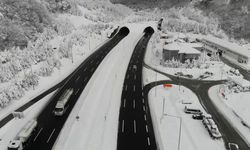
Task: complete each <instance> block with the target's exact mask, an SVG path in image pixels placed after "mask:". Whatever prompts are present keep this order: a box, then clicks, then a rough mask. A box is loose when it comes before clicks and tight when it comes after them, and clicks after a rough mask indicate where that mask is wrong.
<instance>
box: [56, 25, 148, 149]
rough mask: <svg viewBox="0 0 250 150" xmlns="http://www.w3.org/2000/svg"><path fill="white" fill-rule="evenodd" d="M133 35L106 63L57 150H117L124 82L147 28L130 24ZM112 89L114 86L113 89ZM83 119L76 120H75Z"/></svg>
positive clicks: (131, 34)
mask: <svg viewBox="0 0 250 150" xmlns="http://www.w3.org/2000/svg"><path fill="white" fill-rule="evenodd" d="M126 26H127V27H129V29H130V33H129V35H128V36H127V37H125V38H124V39H123V40H122V41H121V42H120V43H119V44H118V45H117V46H116V47H115V48H114V49H113V50H112V51H111V52H110V53H109V54H108V55H107V56H106V58H105V59H104V60H103V62H102V63H101V64H100V66H99V67H98V68H97V70H96V72H95V73H94V75H93V76H92V78H91V79H90V81H89V83H88V84H87V86H86V88H85V90H84V91H83V93H82V95H81V96H80V98H79V100H78V102H77V104H76V107H75V108H74V109H73V110H72V112H71V114H70V116H69V119H68V120H67V122H66V123H65V125H64V127H63V130H62V131H61V133H60V136H59V138H58V140H57V142H56V144H55V145H54V148H53V149H55V150H57V149H60V150H68V149H75V150H80V149H91V150H115V149H116V145H117V143H116V142H117V132H118V124H119V123H118V118H119V109H120V102H121V94H122V89H123V82H124V78H125V74H126V70H127V66H128V64H129V60H130V57H131V55H132V52H133V50H134V48H135V45H136V44H137V42H138V41H139V39H140V38H141V37H142V35H143V34H142V33H143V30H144V28H145V27H146V24H141V25H137V24H127V25H126ZM111 85H112V86H111ZM77 115H78V116H79V117H80V119H79V120H76V119H75V117H76V116H77Z"/></svg>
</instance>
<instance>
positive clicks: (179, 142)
mask: <svg viewBox="0 0 250 150" xmlns="http://www.w3.org/2000/svg"><path fill="white" fill-rule="evenodd" d="M165 101H166V100H165V97H163V107H162V114H163V115H162V118H161V120H162V119H163V117H164V115H166V116H169V117H174V118H177V119H179V122H180V126H179V140H178V150H180V145H181V126H182V118H181V117H180V116H175V115H170V114H167V113H164V109H165ZM161 120H160V123H161Z"/></svg>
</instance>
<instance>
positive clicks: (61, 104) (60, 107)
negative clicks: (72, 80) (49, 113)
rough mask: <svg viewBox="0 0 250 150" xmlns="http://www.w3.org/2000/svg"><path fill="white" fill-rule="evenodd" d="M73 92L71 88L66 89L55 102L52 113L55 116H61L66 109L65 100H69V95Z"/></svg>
mask: <svg viewBox="0 0 250 150" xmlns="http://www.w3.org/2000/svg"><path fill="white" fill-rule="evenodd" d="M72 94H73V89H72V88H71V89H67V90H66V91H65V92H64V93H63V94H62V96H61V97H60V98H59V100H58V101H57V103H56V107H55V110H54V114H55V115H56V116H62V115H63V114H64V112H65V111H66V109H67V102H68V101H69V99H70V97H71V95H72Z"/></svg>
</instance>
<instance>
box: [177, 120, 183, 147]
mask: <svg viewBox="0 0 250 150" xmlns="http://www.w3.org/2000/svg"><path fill="white" fill-rule="evenodd" d="M179 119H180V128H179V141H178V150H180V146H181V125H182V118H181V117H180V118H179Z"/></svg>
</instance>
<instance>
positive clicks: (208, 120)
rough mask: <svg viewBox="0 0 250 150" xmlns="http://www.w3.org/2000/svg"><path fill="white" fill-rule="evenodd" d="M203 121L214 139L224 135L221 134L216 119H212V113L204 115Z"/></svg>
mask: <svg viewBox="0 0 250 150" xmlns="http://www.w3.org/2000/svg"><path fill="white" fill-rule="evenodd" d="M202 123H203V124H204V126H205V128H206V129H207V131H208V133H209V135H210V136H211V137H212V138H213V139H220V138H221V137H222V135H221V133H220V131H219V129H218V127H217V125H216V124H215V122H214V120H213V119H212V117H211V115H207V116H204V117H203V120H202Z"/></svg>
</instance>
